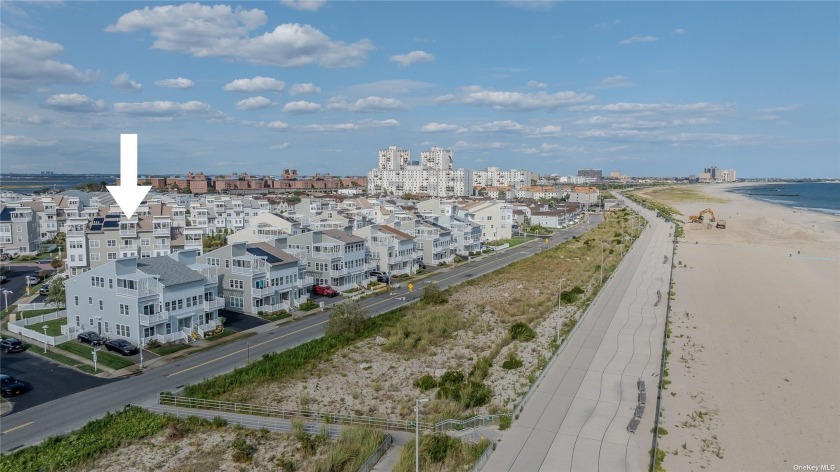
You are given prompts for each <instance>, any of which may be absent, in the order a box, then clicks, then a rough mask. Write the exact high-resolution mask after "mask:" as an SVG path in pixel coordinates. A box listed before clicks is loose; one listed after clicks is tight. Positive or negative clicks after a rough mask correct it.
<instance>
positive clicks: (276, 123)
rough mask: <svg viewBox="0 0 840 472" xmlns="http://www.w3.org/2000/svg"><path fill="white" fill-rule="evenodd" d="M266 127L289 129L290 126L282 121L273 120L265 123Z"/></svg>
mask: <svg viewBox="0 0 840 472" xmlns="http://www.w3.org/2000/svg"><path fill="white" fill-rule="evenodd" d="M265 127H266V128H271V129H287V128H288V127H289V124H288V123H284V122H282V121H272V122H271V123H268V124H267V125H265Z"/></svg>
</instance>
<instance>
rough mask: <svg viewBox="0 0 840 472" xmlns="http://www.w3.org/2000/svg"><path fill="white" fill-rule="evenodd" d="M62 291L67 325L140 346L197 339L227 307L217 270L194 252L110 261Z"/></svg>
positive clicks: (211, 327)
mask: <svg viewBox="0 0 840 472" xmlns="http://www.w3.org/2000/svg"><path fill="white" fill-rule="evenodd" d="M64 285H65V293H66V306H67V322H68V324H70V325H72V326H76V327H77V328H78V329H79V330H90V331H96V332H98V333H99V334H101V335H103V336H105V337H108V338H123V339H127V340H129V341H131V342H133V343H135V344H137V345H143V344H145V343H146V342H148V341H150V340H152V339H155V340H157V341H159V342H161V343H164V342H180V341H184V342H189V341H190V340H191V339H197V338H199V337H201V336H203V333H204V331H207V330H210V329H213V328H215V327H216V325H217V324H218V322H219V310H220V309H223V308H224V306H225V301H224V299H223V298H220V297H218V296H217V294H218V275H217V271H216V269H215V268H214V267H209V266H205V265H201V264H198V263H197V262H196V255H195V253H194V252H183V253H179V254H177V255H176V254H173V255H172V256H158V257H150V258H146V259H138V258H137V257H128V258H124V259H118V260H113V261H109V262H107V263H106V264H102V265H100V266H98V267H94V268H92V269H91V270H89V271H87V272H86V273H84V274H82V275H77V276H75V277H71V278H69V279H68V280H67V281H66V282H65V284H64Z"/></svg>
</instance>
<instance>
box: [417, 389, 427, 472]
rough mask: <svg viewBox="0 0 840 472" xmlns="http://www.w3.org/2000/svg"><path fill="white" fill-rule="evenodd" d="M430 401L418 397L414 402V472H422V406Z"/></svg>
mask: <svg viewBox="0 0 840 472" xmlns="http://www.w3.org/2000/svg"><path fill="white" fill-rule="evenodd" d="M427 401H429V399H428V398H423V397H417V400H415V401H414V414H415V423H414V426H415V431H416V433H415V436H414V471H415V472H420V404H421V403H426V402H427Z"/></svg>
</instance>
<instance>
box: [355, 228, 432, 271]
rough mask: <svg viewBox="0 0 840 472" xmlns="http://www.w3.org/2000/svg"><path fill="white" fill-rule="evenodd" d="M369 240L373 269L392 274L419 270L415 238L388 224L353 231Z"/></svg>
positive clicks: (370, 259) (368, 245) (369, 256)
mask: <svg viewBox="0 0 840 472" xmlns="http://www.w3.org/2000/svg"><path fill="white" fill-rule="evenodd" d="M353 234H355V235H357V236H360V237H363V238H364V239H365V240H367V247H368V248H369V249H368V251H369V255H368V261H369V262H370V265H371V267H370V268H371V269H372V270H378V271H381V272H385V273H387V274H389V275H391V276H394V275H411V274H414V273H416V272H417V266H416V265H417V264H416V262H417V257H416V255H415V252H414V251H415V249H414V238H413V237H412V236H411V235H409V234H408V233H405V232H403V231H400V230H398V229H396V228H394V227H392V226H388V225H368V226H364V227H362V228H359V229H356V230H354V231H353Z"/></svg>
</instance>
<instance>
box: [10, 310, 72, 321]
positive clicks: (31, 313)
mask: <svg viewBox="0 0 840 472" xmlns="http://www.w3.org/2000/svg"><path fill="white" fill-rule="evenodd" d="M59 310H61V308H59V307H55V308H42V309H40V310H27V311H22V312H20V314H21V316H22V317H23V318H24V319H25V318H34V317H36V316H41V315H47V314H50V313H55V312H56V311H59ZM18 319H20V318H18ZM64 319H66V318H64Z"/></svg>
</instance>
